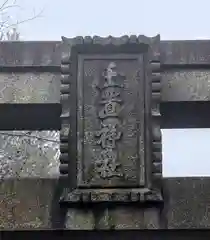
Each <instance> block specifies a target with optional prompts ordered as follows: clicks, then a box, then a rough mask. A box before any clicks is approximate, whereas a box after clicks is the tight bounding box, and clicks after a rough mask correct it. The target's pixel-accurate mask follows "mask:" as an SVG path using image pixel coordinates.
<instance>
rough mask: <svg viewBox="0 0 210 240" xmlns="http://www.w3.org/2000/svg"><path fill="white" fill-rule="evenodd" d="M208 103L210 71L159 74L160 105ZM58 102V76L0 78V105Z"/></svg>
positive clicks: (8, 76) (11, 76)
mask: <svg viewBox="0 0 210 240" xmlns="http://www.w3.org/2000/svg"><path fill="white" fill-rule="evenodd" d="M209 99H210V71H208V70H170V71H165V72H164V73H163V74H162V101H164V102H165V101H166V102H168V101H175V102H176V101H208V100H209ZM58 102H60V75H59V74H58V73H56V74H55V73H34V74H33V73H14V74H6V73H2V74H0V103H58ZM66 107H67V106H66Z"/></svg>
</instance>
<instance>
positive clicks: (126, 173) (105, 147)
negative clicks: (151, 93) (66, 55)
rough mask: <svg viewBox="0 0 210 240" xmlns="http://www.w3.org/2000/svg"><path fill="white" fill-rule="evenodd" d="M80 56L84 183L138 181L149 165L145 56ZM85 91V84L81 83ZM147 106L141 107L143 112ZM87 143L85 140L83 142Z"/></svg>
mask: <svg viewBox="0 0 210 240" xmlns="http://www.w3.org/2000/svg"><path fill="white" fill-rule="evenodd" d="M116 57H117V56H113V58H112V57H111V56H110V58H108V59H106V58H105V59H103V58H102V59H100V58H99V59H98V58H96V59H94V58H91V59H88V57H86V56H85V58H82V57H81V58H80V60H79V62H80V64H79V67H80V68H81V69H79V71H81V72H82V74H78V75H79V76H80V77H78V82H79V84H78V86H79V87H80V88H82V89H83V91H82V100H80V101H79V105H78V110H79V114H78V116H79V119H78V120H79V124H78V125H79V126H80V128H79V132H80V136H84V140H83V139H82V138H81V139H80V141H79V147H78V149H80V151H81V152H80V153H79V159H78V161H79V166H80V171H81V172H80V174H79V176H80V177H79V179H78V180H79V183H78V184H79V185H80V186H86V185H87V186H100V187H109V186H112V187H113V186H115V187H117V186H134V187H135V186H136V187H137V186H139V185H140V184H142V182H141V181H142V179H144V176H141V178H140V174H141V172H142V171H141V170H140V168H141V167H142V166H144V164H143V161H144V146H143V142H144V141H143V138H144V118H143V111H142V110H143V109H144V92H143V82H144V77H143V76H144V73H143V71H142V72H141V71H140V69H141V68H142V65H143V60H142V58H141V56H139V55H134V56H132V55H131V56H130V55H129V56H127V55H126V56H125V59H120V58H116ZM80 91H81V89H80ZM141 111H142V112H141ZM81 143H82V144H81Z"/></svg>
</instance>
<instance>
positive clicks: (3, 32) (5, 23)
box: [0, 0, 44, 41]
mask: <svg viewBox="0 0 210 240" xmlns="http://www.w3.org/2000/svg"><path fill="white" fill-rule="evenodd" d="M13 8H14V9H15V8H18V9H21V7H20V6H19V5H18V4H16V0H14V1H12V2H11V1H10V0H4V2H3V3H2V4H1V5H0V41H2V40H9V41H17V40H19V39H20V34H19V33H18V31H17V28H18V26H19V25H20V24H23V23H26V22H30V21H32V20H34V19H36V18H39V17H42V13H43V10H44V9H43V10H41V11H40V12H39V13H38V14H36V13H35V11H34V14H33V16H32V17H29V18H27V19H23V20H16V21H11V12H10V9H13Z"/></svg>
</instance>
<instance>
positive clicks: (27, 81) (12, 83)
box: [0, 72, 60, 103]
mask: <svg viewBox="0 0 210 240" xmlns="http://www.w3.org/2000/svg"><path fill="white" fill-rule="evenodd" d="M59 91H60V78H59V74H53V73H30V72H28V73H1V74H0V103H58V102H59V101H60V92H59Z"/></svg>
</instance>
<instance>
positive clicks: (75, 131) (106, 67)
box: [60, 35, 163, 229]
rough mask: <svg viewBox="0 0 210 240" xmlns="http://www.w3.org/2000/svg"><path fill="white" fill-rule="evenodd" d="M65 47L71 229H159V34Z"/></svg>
mask: <svg viewBox="0 0 210 240" xmlns="http://www.w3.org/2000/svg"><path fill="white" fill-rule="evenodd" d="M63 42H64V45H65V46H66V49H67V50H66V51H67V54H66V56H64V57H63V58H62V66H61V72H62V75H61V103H62V107H63V112H62V115H61V121H62V129H61V147H60V149H61V157H60V162H61V165H60V173H61V175H62V176H64V177H66V179H67V183H68V184H67V188H66V189H65V190H64V191H63V194H62V197H61V202H60V203H61V207H62V206H64V205H65V206H66V207H67V209H68V210H67V212H68V214H67V219H66V227H67V228H77V229H87V228H88V229H92V228H94V229H135V228H138V229H139V228H160V219H159V218H160V211H161V204H162V203H163V198H162V191H161V187H162V148H161V147H162V146H161V132H160V111H159V104H160V98H161V94H160V90H161V76H160V37H159V35H158V36H156V37H154V38H148V37H145V36H139V37H136V36H130V37H128V36H123V37H120V38H114V37H108V38H101V37H93V38H91V37H85V38H82V37H77V38H73V39H68V38H63ZM78 219H79V220H78ZM85 219H86V220H87V221H86V220H85ZM78 221H79V222H78ZM77 222H78V223H77ZM87 222H88V224H87ZM72 226H73V227H72Z"/></svg>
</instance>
